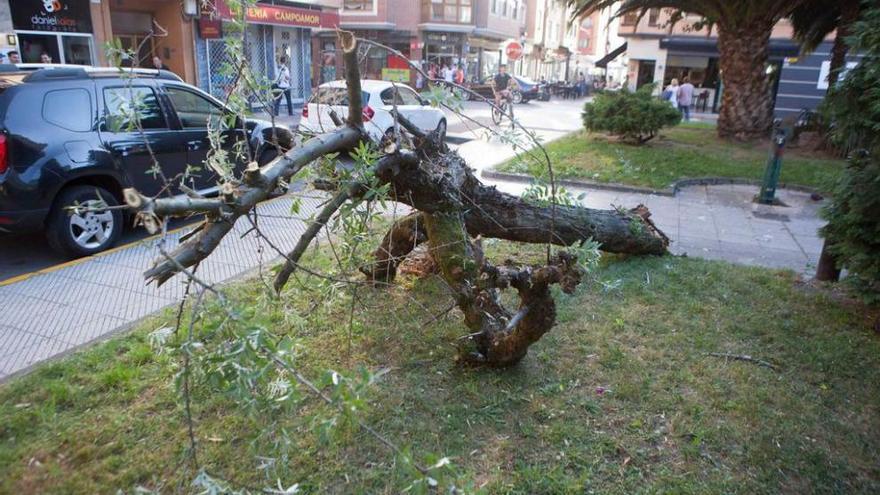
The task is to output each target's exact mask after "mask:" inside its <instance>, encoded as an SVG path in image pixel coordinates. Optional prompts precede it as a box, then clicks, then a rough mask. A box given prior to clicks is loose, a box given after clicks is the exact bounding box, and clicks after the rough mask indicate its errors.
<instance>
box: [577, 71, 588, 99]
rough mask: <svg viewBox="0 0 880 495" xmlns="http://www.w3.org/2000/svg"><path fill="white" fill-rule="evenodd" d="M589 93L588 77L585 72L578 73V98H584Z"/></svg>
mask: <svg viewBox="0 0 880 495" xmlns="http://www.w3.org/2000/svg"><path fill="white" fill-rule="evenodd" d="M586 95H587V78H586V77H584V73H583V72H580V73H578V78H577V96H578V98H583V97H584V96H586Z"/></svg>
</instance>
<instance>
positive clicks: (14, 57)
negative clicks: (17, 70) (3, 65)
mask: <svg viewBox="0 0 880 495" xmlns="http://www.w3.org/2000/svg"><path fill="white" fill-rule="evenodd" d="M6 56H7V57H9V63H10V64H20V63H21V57H20V56H19V55H18V52H17V51H15V50H12V51H11V52H9V53H7V54H6Z"/></svg>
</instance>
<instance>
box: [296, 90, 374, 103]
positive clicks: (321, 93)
mask: <svg viewBox="0 0 880 495" xmlns="http://www.w3.org/2000/svg"><path fill="white" fill-rule="evenodd" d="M361 102H362V103H363V104H364V105H367V104H368V103H369V102H370V94H369V93H367V92H366V91H361ZM309 103H312V104H318V105H338V106H343V107H347V106H348V90H347V89H345V88H329V87H324V88H318V89H317V90H316V91H315V92H314V93H312V96H311V97H309Z"/></svg>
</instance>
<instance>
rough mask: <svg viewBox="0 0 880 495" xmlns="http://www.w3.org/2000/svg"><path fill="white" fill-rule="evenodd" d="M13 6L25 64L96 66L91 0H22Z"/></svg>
mask: <svg viewBox="0 0 880 495" xmlns="http://www.w3.org/2000/svg"><path fill="white" fill-rule="evenodd" d="M9 7H10V11H11V14H12V25H13V28H14V30H15V34H16V36H17V38H18V46H19V50H18V51H19V54H20V56H21V60H22V62H25V63H41V62H49V63H56V64H59V63H60V64H81V65H93V64H94V63H95V41H94V39H93V35H92V16H91V10H90V6H89V0H65V1H63V2H58V1H53V2H49V1H46V2H42V1H24V0H22V1H11V2H9ZM47 57H48V58H47Z"/></svg>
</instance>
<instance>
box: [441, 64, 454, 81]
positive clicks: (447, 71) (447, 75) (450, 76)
mask: <svg viewBox="0 0 880 495" xmlns="http://www.w3.org/2000/svg"><path fill="white" fill-rule="evenodd" d="M443 80H444V81H446V82H448V83H451V82H453V81H454V80H455V71H454V70H452V67H450V66H448V65H443Z"/></svg>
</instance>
